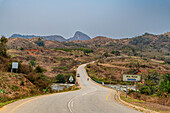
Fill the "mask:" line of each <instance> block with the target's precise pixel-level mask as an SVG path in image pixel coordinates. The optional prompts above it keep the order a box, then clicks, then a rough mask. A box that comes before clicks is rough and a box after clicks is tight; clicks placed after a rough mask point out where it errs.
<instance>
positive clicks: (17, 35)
mask: <svg viewBox="0 0 170 113" xmlns="http://www.w3.org/2000/svg"><path fill="white" fill-rule="evenodd" d="M34 37H41V36H35V35H20V34H13V35H12V36H11V37H9V38H26V39H30V38H34Z"/></svg>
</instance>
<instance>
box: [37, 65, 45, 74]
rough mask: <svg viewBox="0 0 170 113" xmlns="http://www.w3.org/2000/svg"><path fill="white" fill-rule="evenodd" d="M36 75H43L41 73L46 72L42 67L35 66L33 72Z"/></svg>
mask: <svg viewBox="0 0 170 113" xmlns="http://www.w3.org/2000/svg"><path fill="white" fill-rule="evenodd" d="M34 71H35V72H36V73H43V72H46V71H47V70H46V69H44V68H43V67H41V66H37V67H36V68H35V70H34Z"/></svg>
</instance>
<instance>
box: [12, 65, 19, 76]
mask: <svg viewBox="0 0 170 113" xmlns="http://www.w3.org/2000/svg"><path fill="white" fill-rule="evenodd" d="M13 69H16V70H17V69H18V62H12V68H11V76H12V72H13ZM16 72H17V71H16Z"/></svg>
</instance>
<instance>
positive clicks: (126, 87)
mask: <svg viewBox="0 0 170 113" xmlns="http://www.w3.org/2000/svg"><path fill="white" fill-rule="evenodd" d="M126 98H127V81H126Z"/></svg>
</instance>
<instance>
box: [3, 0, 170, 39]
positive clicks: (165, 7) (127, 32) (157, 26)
mask: <svg viewBox="0 0 170 113" xmlns="http://www.w3.org/2000/svg"><path fill="white" fill-rule="evenodd" d="M75 31H82V32H84V33H86V34H88V35H89V36H90V37H91V38H93V37H95V36H99V35H102V36H107V37H110V38H125V37H133V36H137V35H141V34H143V33H144V32H149V33H154V34H161V33H164V32H168V31H170V0H0V35H5V36H10V35H11V34H13V33H20V34H27V35H28V34H34V35H54V34H58V35H62V36H64V37H65V38H69V37H71V36H73V34H74V33H75Z"/></svg>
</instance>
